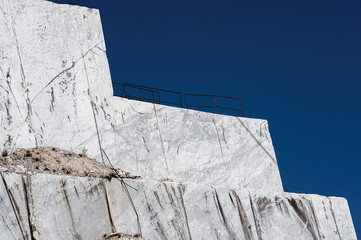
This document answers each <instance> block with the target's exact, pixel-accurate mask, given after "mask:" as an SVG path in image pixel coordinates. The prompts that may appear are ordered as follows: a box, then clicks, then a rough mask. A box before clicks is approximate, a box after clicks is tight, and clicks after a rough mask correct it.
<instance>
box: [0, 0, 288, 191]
mask: <svg viewBox="0 0 361 240" xmlns="http://www.w3.org/2000/svg"><path fill="white" fill-rule="evenodd" d="M0 7H1V11H0V15H1V18H0V31H1V33H2V34H1V35H0V49H1V50H0V120H1V126H0V129H1V135H0V146H1V147H0V148H1V149H3V148H6V149H8V150H9V151H12V150H14V149H15V148H28V147H36V146H54V147H58V148H61V149H64V150H69V151H75V152H81V151H82V150H83V149H86V150H87V154H88V156H90V157H92V158H95V159H97V160H98V161H104V162H107V159H106V157H105V156H104V153H103V151H101V149H103V150H104V151H105V152H106V155H107V156H108V157H109V158H110V160H111V162H112V164H113V165H114V166H116V167H119V168H121V169H123V170H124V171H128V172H131V173H133V174H137V175H140V176H142V177H145V178H148V179H162V178H172V179H178V180H179V181H190V182H199V183H204V184H212V185H225V186H230V187H249V188H255V189H257V188H268V189H272V190H275V191H282V183H281V178H280V175H279V170H278V166H277V161H276V157H275V152H274V149H273V145H272V140H271V137H270V134H269V130H268V124H267V121H265V120H259V119H249V118H240V117H232V116H224V115H217V114H211V113H205V112H200V111H194V110H186V109H181V108H175V107H168V106H162V105H157V104H151V103H144V102H139V101H135V100H128V99H124V98H119V97H114V96H113V89H112V82H111V79H110V72H109V66H108V61H107V57H106V49H105V43H104V36H103V32H102V26H101V21H100V15H99V11H98V10H94V9H87V8H83V7H79V6H70V5H59V4H54V3H51V2H48V1H42V0H17V1H15V0H9V1H8V0H0Z"/></svg>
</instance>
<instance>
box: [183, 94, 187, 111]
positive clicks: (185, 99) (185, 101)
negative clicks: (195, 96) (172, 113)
mask: <svg viewBox="0 0 361 240" xmlns="http://www.w3.org/2000/svg"><path fill="white" fill-rule="evenodd" d="M186 95H187V94H183V97H184V103H185V104H186V107H187V109H188V103H187V97H186Z"/></svg>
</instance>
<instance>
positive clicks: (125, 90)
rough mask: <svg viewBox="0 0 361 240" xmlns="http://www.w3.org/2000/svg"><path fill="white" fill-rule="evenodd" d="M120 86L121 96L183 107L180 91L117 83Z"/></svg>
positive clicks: (116, 85) (115, 84)
mask: <svg viewBox="0 0 361 240" xmlns="http://www.w3.org/2000/svg"><path fill="white" fill-rule="evenodd" d="M113 84H114V86H115V87H117V88H120V90H121V96H120V97H126V98H129V99H135V100H139V101H144V102H152V103H163V104H169V105H173V106H179V107H183V103H182V95H181V93H180V92H175V91H169V90H163V89H159V88H152V87H145V86H140V85H135V84H130V83H115V82H113Z"/></svg>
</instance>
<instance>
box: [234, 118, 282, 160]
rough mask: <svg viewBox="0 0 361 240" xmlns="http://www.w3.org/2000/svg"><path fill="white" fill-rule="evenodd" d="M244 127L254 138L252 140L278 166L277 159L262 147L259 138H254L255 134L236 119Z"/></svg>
mask: <svg viewBox="0 0 361 240" xmlns="http://www.w3.org/2000/svg"><path fill="white" fill-rule="evenodd" d="M236 119H237V120H238V121H239V122H240V123H241V124H242V126H243V127H244V128H245V129H246V131H247V132H248V133H249V134H250V135H251V136H252V138H253V139H254V140H255V141H256V142H257V144H258V145H259V146H260V147H261V148H262V150H263V151H264V152H265V153H266V154H267V155H268V156H269V157H270V158H271V159H272V160H273V162H274V163H276V164H277V161H276V159H275V158H274V157H273V156H272V154H270V153H269V152H268V151H267V149H266V148H265V147H263V146H262V144H261V143H260V142H259V141H258V140H257V138H256V137H255V136H254V134H253V133H252V132H251V131H250V130H249V128H248V127H247V126H246V125H245V124H244V123H243V122H242V121H241V119H239V118H236Z"/></svg>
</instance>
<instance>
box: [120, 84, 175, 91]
mask: <svg viewBox="0 0 361 240" xmlns="http://www.w3.org/2000/svg"><path fill="white" fill-rule="evenodd" d="M122 84H123V85H124V86H129V87H132V86H133V87H134V88H142V89H152V90H157V91H162V92H170V93H177V94H181V93H180V92H175V91H170V90H164V89H160V88H152V87H145V86H140V85H135V84H131V83H122Z"/></svg>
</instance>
